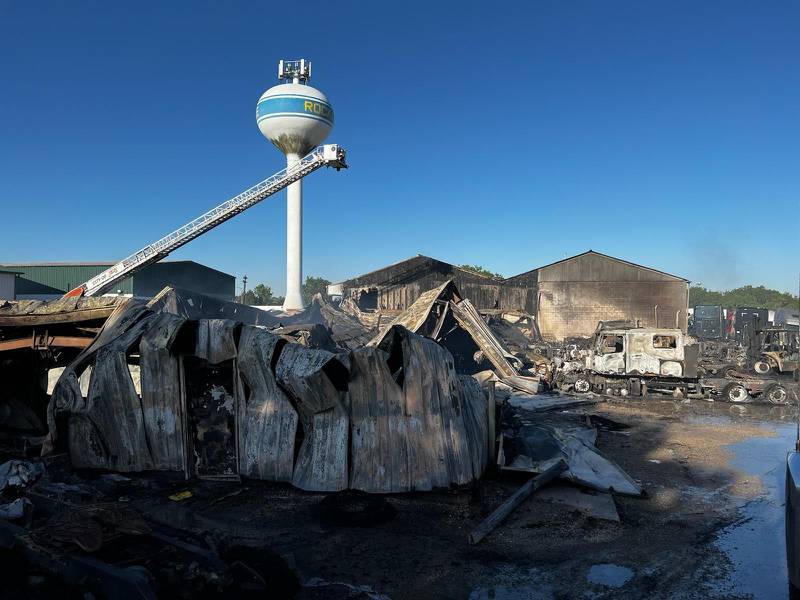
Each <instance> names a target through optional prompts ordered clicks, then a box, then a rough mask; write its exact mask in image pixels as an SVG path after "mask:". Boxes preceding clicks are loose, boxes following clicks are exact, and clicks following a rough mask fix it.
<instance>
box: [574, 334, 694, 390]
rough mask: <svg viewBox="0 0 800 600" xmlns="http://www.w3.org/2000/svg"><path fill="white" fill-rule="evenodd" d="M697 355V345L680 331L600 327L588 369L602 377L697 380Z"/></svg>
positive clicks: (588, 358) (589, 358)
mask: <svg viewBox="0 0 800 600" xmlns="http://www.w3.org/2000/svg"><path fill="white" fill-rule="evenodd" d="M697 356H698V347H697V343H696V342H694V340H693V339H692V338H688V337H687V336H686V335H685V334H684V333H683V331H681V330H680V329H664V328H649V327H631V328H614V329H609V328H605V327H604V326H603V325H602V324H601V325H600V326H599V327H598V330H597V332H596V334H595V339H594V345H593V348H592V353H591V354H590V356H589V357H587V361H588V363H589V364H587V367H588V368H589V369H590V370H591V371H593V372H595V373H599V374H603V375H638V376H652V377H677V378H694V377H697Z"/></svg>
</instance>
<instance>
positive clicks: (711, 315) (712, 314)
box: [690, 304, 725, 340]
mask: <svg viewBox="0 0 800 600" xmlns="http://www.w3.org/2000/svg"><path fill="white" fill-rule="evenodd" d="M690 332H691V334H692V335H693V336H694V337H696V338H697V339H700V340H718V339H720V338H723V337H725V313H724V311H723V310H722V307H721V306H719V305H709V304H698V305H697V306H695V307H694V314H693V315H692V327H691V330H690Z"/></svg>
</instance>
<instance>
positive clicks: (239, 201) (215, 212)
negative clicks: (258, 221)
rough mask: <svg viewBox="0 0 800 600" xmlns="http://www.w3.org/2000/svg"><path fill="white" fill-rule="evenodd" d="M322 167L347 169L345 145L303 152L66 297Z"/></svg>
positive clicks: (103, 284) (106, 282)
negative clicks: (261, 179) (279, 168)
mask: <svg viewBox="0 0 800 600" xmlns="http://www.w3.org/2000/svg"><path fill="white" fill-rule="evenodd" d="M320 167H333V168H335V169H336V170H337V171H338V170H339V169H346V168H347V164H346V163H345V151H344V149H343V148H341V147H340V146H338V145H337V144H325V145H324V146H318V147H317V148H315V149H314V150H312V151H311V152H309V153H308V154H307V155H306V156H304V157H303V158H302V159H301V160H300V161H299V162H297V163H295V164H293V165H291V166H288V167H286V168H285V169H282V170H281V171H278V172H277V173H275V174H274V175H272V176H271V177H268V178H267V179H265V180H264V181H262V182H261V183H257V184H256V185H254V186H253V187H251V188H250V189H248V190H245V191H244V192H242V193H241V194H239V195H238V196H234V197H233V198H231V199H230V200H227V201H225V202H223V203H222V204H220V205H219V206H217V207H216V208H212V209H211V210H209V211H208V212H207V213H205V214H203V215H200V216H199V217H197V218H196V219H194V220H193V221H190V222H189V223H187V224H186V225H184V226H183V227H181V228H179V229H176V230H175V231H173V232H172V233H170V234H169V235H166V236H164V237H163V238H161V239H160V240H158V241H157V242H154V243H152V244H150V245H148V246H145V247H144V248H142V249H141V250H139V251H138V252H134V253H133V254H131V255H130V256H129V257H128V258H125V259H123V260H121V261H119V262H118V263H117V264H115V265H114V266H112V267H109V268H108V269H106V270H105V271H103V272H102V273H100V274H98V275H95V276H94V277H92V278H91V279H90V280H89V281H87V282H86V283H83V284H81V285H79V286H78V287H76V288H75V289H73V290H70V291H69V292H67V293H66V294H65V295H64V297H65V298H69V297H74V296H94V295H96V294H99V293H100V292H102V291H103V290H105V289H108V288H109V287H111V286H113V285H114V284H115V283H118V282H120V281H122V280H123V279H125V278H126V277H130V276H131V275H132V274H133V273H135V272H136V271H138V270H140V269H142V268H144V267H146V266H147V265H149V264H152V263H154V262H158V261H159V260H161V259H162V258H164V257H165V256H167V255H168V254H169V253H170V252H172V251H173V250H176V249H177V248H180V247H181V246H183V245H184V244H186V243H188V242H190V241H191V240H193V239H194V238H196V237H198V236H200V235H203V234H204V233H205V232H207V231H210V230H212V229H214V227H216V226H217V225H219V224H221V223H224V222H225V221H227V220H228V219H230V218H231V217H234V216H236V215H238V214H239V213H241V212H244V211H245V210H247V209H248V208H250V207H251V206H255V205H256V204H258V203H259V202H261V201H262V200H264V199H265V198H268V197H269V196H271V195H272V194H274V193H276V192H279V191H281V190H282V189H283V188H285V187H286V186H288V185H289V184H291V183H294V182H295V181H297V180H299V179H302V178H303V177H305V176H306V175H309V174H311V173H313V172H314V171H316V170H317V169H319V168H320Z"/></svg>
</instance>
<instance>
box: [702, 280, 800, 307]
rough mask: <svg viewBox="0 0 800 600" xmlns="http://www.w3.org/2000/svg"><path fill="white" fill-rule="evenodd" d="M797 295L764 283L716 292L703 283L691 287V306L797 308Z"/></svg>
mask: <svg viewBox="0 0 800 600" xmlns="http://www.w3.org/2000/svg"><path fill="white" fill-rule="evenodd" d="M797 302H798V299H797V296H795V295H793V294H789V293H787V292H779V291H778V290H772V289H769V288H766V287H764V286H763V285H759V286H752V285H745V286H742V287H738V288H736V289H733V290H727V291H724V292H715V291H713V290H707V289H706V288H704V287H703V286H701V285H693V286H691V287H690V288H689V306H697V305H698V304H711V305H719V306H722V307H724V308H738V307H742V306H751V307H754V308H769V309H773V310H774V309H776V308H797Z"/></svg>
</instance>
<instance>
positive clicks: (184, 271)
mask: <svg viewBox="0 0 800 600" xmlns="http://www.w3.org/2000/svg"><path fill="white" fill-rule="evenodd" d="M111 265H112V263H108V264H96V263H92V264H82V265H80V264H64V265H52V264H50V265H20V264H16V265H3V266H2V267H1V268H2V269H7V270H9V271H19V272H20V273H22V274H21V275H20V276H19V279H17V297H25V296H28V297H30V296H35V297H45V298H46V297H49V296H61V295H63V294H65V293H66V292H68V291H70V290H71V289H74V288H76V287H77V286H79V285H80V284H82V283H84V282H85V281H87V280H89V279H91V278H92V277H94V276H95V275H98V274H99V273H102V272H103V271H104V270H106V269H107V268H108V267H110V266H111ZM167 285H171V286H174V287H179V288H183V289H186V290H189V291H192V292H197V293H200V294H205V295H209V296H214V297H217V298H220V299H223V300H232V299H233V296H234V294H235V289H236V278H235V277H234V276H233V275H228V274H227V273H223V272H222V271H217V270H216V269H212V268H210V267H206V266H205V265H201V264H199V263H195V262H193V261H174V262H160V263H155V264H152V265H150V266H148V267H146V268H145V269H143V270H142V271H140V272H139V273H136V274H135V275H133V276H132V277H128V278H127V279H124V280H123V281H121V282H120V283H118V284H117V285H115V286H114V287H113V288H112V289H110V290H108V291H107V292H106V293H118V292H121V293H122V294H133V295H135V296H142V297H152V296H155V295H156V294H157V293H158V292H160V291H161V290H162V289H163V288H164V287H165V286H167Z"/></svg>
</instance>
